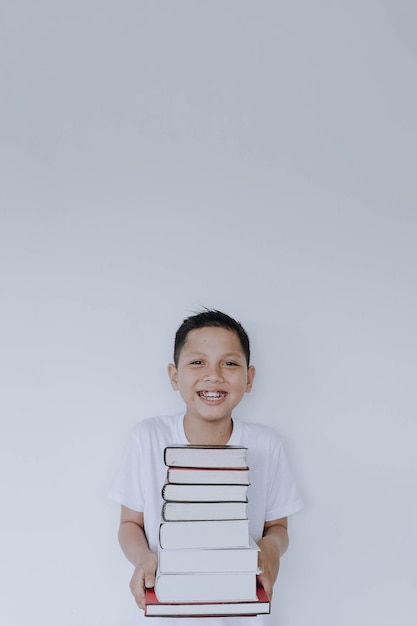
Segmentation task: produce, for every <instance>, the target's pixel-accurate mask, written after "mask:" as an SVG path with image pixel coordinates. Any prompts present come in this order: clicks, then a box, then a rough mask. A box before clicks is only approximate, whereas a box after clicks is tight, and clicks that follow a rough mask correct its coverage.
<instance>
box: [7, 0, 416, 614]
mask: <svg viewBox="0 0 417 626" xmlns="http://www.w3.org/2000/svg"><path fill="white" fill-rule="evenodd" d="M0 24H1V25H0V69H1V72H0V80H1V86H0V88H1V94H0V107H1V114H0V177H1V180H0V271H1V292H0V297H1V301H0V315H1V325H0V359H1V370H0V385H1V395H0V416H1V438H0V446H1V450H0V466H1V467H0V471H1V534H0V543H1V545H0V553H1V558H0V598H1V602H0V620H1V623H2V624H5V625H6V624H7V626H26V625H27V624H32V625H36V626H37V625H39V626H40V625H42V626H56V625H57V624H59V626H95V625H96V624H97V625H98V624H99V625H100V626H128V625H129V622H130V616H131V613H132V610H133V601H132V599H131V597H130V592H129V590H128V581H129V578H130V572H131V567H130V565H129V563H128V562H127V561H126V560H125V558H124V557H123V555H122V553H121V551H120V549H119V547H118V545H117V540H116V532H117V525H118V514H119V513H118V510H117V506H116V505H114V504H113V503H111V502H109V501H108V500H107V499H106V492H107V489H108V487H109V485H110V482H111V478H112V476H113V474H114V472H115V469H116V467H117V464H118V462H119V460H120V456H121V454H122V450H123V447H124V444H125V441H126V439H127V435H128V432H129V430H130V428H131V426H133V424H135V423H136V422H137V421H138V420H139V419H141V418H143V417H145V416H148V415H154V414H158V413H160V412H162V411H171V410H177V409H179V408H181V406H182V405H181V402H180V399H179V398H178V397H177V395H176V394H175V393H173V392H172V390H171V388H170V386H169V384H168V379H167V376H166V364H167V363H168V361H170V360H171V348H172V342H173V336H174V333H175V330H176V328H177V326H178V325H179V324H180V323H181V321H182V320H183V318H184V317H186V316H188V315H190V314H191V313H193V312H194V311H196V310H198V309H199V308H200V306H201V305H205V306H208V307H215V308H220V309H222V310H224V311H226V312H228V313H229V314H231V315H233V316H236V317H237V318H238V319H240V320H241V321H242V323H243V324H244V326H245V327H246V328H247V330H248V332H249V334H250V336H251V339H252V344H253V362H254V364H255V365H256V366H257V370H258V376H257V379H256V381H255V383H256V384H255V387H254V390H253V392H252V393H251V394H250V395H248V396H247V397H246V398H245V400H244V402H243V404H242V405H241V408H240V410H239V412H238V413H239V415H241V416H242V417H243V418H245V419H251V420H254V421H259V422H264V423H267V424H270V425H273V426H275V427H276V428H277V429H279V431H280V432H281V433H282V435H283V436H284V438H285V440H286V443H287V451H288V455H289V457H290V460H291V463H292V465H293V467H294V471H295V474H296V477H297V480H298V482H299V484H300V488H301V491H302V494H303V497H304V499H305V503H306V507H305V510H304V511H303V512H302V513H299V514H297V515H295V516H294V518H293V519H292V520H291V521H290V534H291V546H290V549H289V551H288V553H287V554H286V555H285V557H284V559H283V562H282V570H281V573H280V578H279V582H278V584H277V587H276V592H275V596H274V602H273V616H274V618H273V620H272V623H274V624H278V625H279V626H301V625H303V626H304V625H306V624H312V625H316V624H317V625H319V626H351V625H352V624H354V625H355V626H369V625H370V624H378V626H388V625H389V626H391V625H392V624H393V623H395V624H400V625H401V626H411V625H414V624H415V617H416V613H417V596H416V593H415V591H416V587H417V584H416V583H417V576H416V559H417V548H416V540H415V533H416V527H417V515H416V487H417V485H416V482H417V467H416V455H415V446H416V437H417V426H416V409H417V400H416V352H417V338H416V319H417V296H416V274H417V254H416V237H417V228H416V226H417V213H416V211H417V209H416V207H417V187H416V165H417V130H416V129H417V126H416V111H417V83H416V76H417V61H416V53H417V9H416V5H415V3H414V2H412V0H408V1H406V0H381V1H379V2H378V1H377V0H374V1H371V0H349V1H347V0H345V1H340V2H330V1H324V0H317V1H315V2H311V1H310V0H298V1H293V2H280V1H279V0H275V2H272V1H262V0H257V1H256V2H254V1H252V2H249V1H247V0H239V1H237V0H223V1H222V2H219V1H213V0H211V1H209V0H206V1H205V2H202V1H201V0H189V1H184V0H170V1H164V2H161V1H158V0H152V1H148V2H144V1H141V0H135V1H134V0H119V1H118V2H115V1H113V2H112V1H110V0H100V1H99V0H82V1H81V0H72V1H71V2H57V1H56V0H49V1H48V0H38V1H37V2H31V1H30V0H13V1H12V0H2V2H1V4H0Z"/></svg>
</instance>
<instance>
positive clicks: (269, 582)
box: [258, 517, 288, 599]
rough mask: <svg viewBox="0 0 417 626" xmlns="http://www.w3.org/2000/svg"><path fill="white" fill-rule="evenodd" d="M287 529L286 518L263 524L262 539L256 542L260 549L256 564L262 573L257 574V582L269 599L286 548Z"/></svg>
mask: <svg viewBox="0 0 417 626" xmlns="http://www.w3.org/2000/svg"><path fill="white" fill-rule="evenodd" d="M287 528H288V518H287V517H282V518H281V519H276V520H272V521H270V522H265V526H264V534H263V537H262V538H261V539H260V540H259V541H258V546H259V547H260V549H261V551H260V553H259V559H258V563H259V567H260V568H261V570H262V573H261V574H258V581H259V582H260V584H261V585H262V587H263V588H264V589H265V592H266V595H267V596H268V598H269V599H271V598H272V591H273V587H274V583H275V581H276V579H277V576H278V570H279V561H280V558H281V557H282V555H283V554H284V552H285V551H286V549H287V548H288V532H287Z"/></svg>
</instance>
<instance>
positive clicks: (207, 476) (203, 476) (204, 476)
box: [167, 467, 249, 485]
mask: <svg viewBox="0 0 417 626" xmlns="http://www.w3.org/2000/svg"><path fill="white" fill-rule="evenodd" d="M167 482H168V483H177V484H184V483H186V484H199V485H205V484H209V485H249V468H242V469H234V468H230V469H218V468H216V467H212V468H207V467H206V468H192V467H169V468H168V470H167Z"/></svg>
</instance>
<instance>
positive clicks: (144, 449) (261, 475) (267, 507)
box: [110, 310, 302, 626]
mask: <svg viewBox="0 0 417 626" xmlns="http://www.w3.org/2000/svg"><path fill="white" fill-rule="evenodd" d="M168 374H169V378H170V381H171V385H172V387H173V389H175V390H178V391H179V392H180V394H181V397H182V398H183V400H184V403H185V407H186V408H185V412H184V413H181V414H175V415H171V416H162V417H153V418H150V419H147V420H144V421H142V422H140V423H139V424H138V425H137V426H136V427H135V428H134V429H133V431H132V434H131V438H130V442H129V445H128V448H127V451H126V456H125V459H124V462H123V464H122V467H121V469H120V471H119V474H118V476H117V478H116V480H115V483H114V485H113V488H112V490H111V492H110V497H112V498H113V499H114V500H116V501H117V502H119V503H120V504H121V505H122V512H121V522H120V529H119V541H120V545H121V547H122V550H123V552H124V553H125V555H126V557H127V558H128V559H129V560H130V561H131V563H132V564H133V565H134V567H135V569H134V572H133V576H132V579H131V581H130V589H131V591H132V594H133V596H134V598H135V600H136V603H137V605H138V607H139V608H140V609H144V606H145V588H147V587H153V585H154V581H155V571H156V567H157V549H158V531H159V523H160V518H161V509H162V495H161V488H162V485H163V484H164V482H165V479H166V467H165V465H164V462H163V450H164V448H165V446H167V445H171V444H188V443H191V444H206V445H213V444H215V445H224V444H229V445H242V446H245V447H247V448H248V456H247V458H248V465H249V472H250V482H251V484H250V486H249V488H248V500H249V502H248V518H249V530H250V534H251V536H252V537H253V539H255V541H256V542H257V543H258V546H259V547H260V552H259V565H260V568H261V570H262V573H261V574H259V576H258V579H259V582H260V584H261V585H262V586H263V587H264V589H265V591H266V593H267V595H268V596H269V597H270V598H271V597H272V590H273V585H274V582H275V580H276V577H277V575H278V569H279V562H280V557H281V556H282V555H283V554H284V552H285V550H286V549H287V546H288V534H287V516H288V515H290V514H291V513H295V512H296V511H298V510H299V509H301V508H302V502H301V499H300V497H299V495H298V491H297V488H296V485H295V483H294V480H293V478H292V476H291V472H290V469H289V467H288V464H287V461H286V457H285V454H284V451H283V449H282V443H281V440H280V439H279V437H278V435H277V434H276V433H275V431H274V430H273V429H271V428H269V427H266V426H261V425H259V424H251V423H248V422H240V421H239V420H236V419H235V418H234V417H232V412H233V410H234V409H235V408H236V407H237V406H238V404H239V402H240V401H241V399H242V397H243V396H244V394H245V393H248V392H249V391H251V389H252V384H253V381H254V378H255V368H254V366H253V365H251V363H250V346H249V338H248V335H247V334H246V332H245V330H244V329H243V327H242V326H241V324H240V323H239V322H237V321H236V320H234V319H233V318H231V317H229V316H228V315H226V314H225V313H221V312H220V311H216V310H204V311H202V312H201V313H198V314H196V315H193V316H191V317H188V318H187V319H185V320H184V322H183V323H182V325H181V326H180V327H179V329H178V331H177V333H176V336H175V346H174V362H173V363H170V364H169V365H168ZM265 620H266V618H265V617H264V616H257V617H227V618H220V617H217V618H215V617H214V618H209V617H208V618H204V624H202V622H201V619H199V618H187V619H186V620H184V619H177V618H169V624H170V626H177V625H178V626H179V625H180V624H184V621H185V623H186V624H187V626H197V625H198V626H250V625H252V624H254V625H255V624H259V625H260V624H264V623H266V621H265ZM145 623H146V624H148V623H149V620H147V619H146V618H145V617H144V614H143V612H142V611H137V614H136V621H135V624H136V625H139V624H145ZM152 623H153V624H155V623H156V624H161V623H167V621H166V620H165V618H153V619H152Z"/></svg>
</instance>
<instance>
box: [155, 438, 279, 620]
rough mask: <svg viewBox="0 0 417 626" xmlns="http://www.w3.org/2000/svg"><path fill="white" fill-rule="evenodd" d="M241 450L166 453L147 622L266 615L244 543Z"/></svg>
mask: <svg viewBox="0 0 417 626" xmlns="http://www.w3.org/2000/svg"><path fill="white" fill-rule="evenodd" d="M246 452H247V450H246V448H244V447H240V446H191V445H187V446H168V447H167V448H165V450H164V462H165V464H166V465H167V468H168V469H167V480H166V483H165V485H164V486H163V489H162V497H163V500H164V504H163V507H162V522H161V525H160V530H159V549H158V570H157V572H156V580H155V587H154V589H153V590H147V593H146V608H145V615H147V616H167V615H171V616H176V617H185V616H190V617H191V616H193V617H195V616H203V615H205V616H208V615H212V616H227V615H257V614H259V613H269V612H270V603H269V600H268V598H267V596H266V594H265V592H264V591H263V589H262V588H261V587H258V586H257V584H256V575H257V573H258V551H259V548H258V546H257V545H256V543H255V542H254V541H253V540H252V539H251V537H250V536H249V521H248V518H247V511H246V507H247V501H248V500H247V488H248V485H249V469H248V467H247V460H246Z"/></svg>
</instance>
